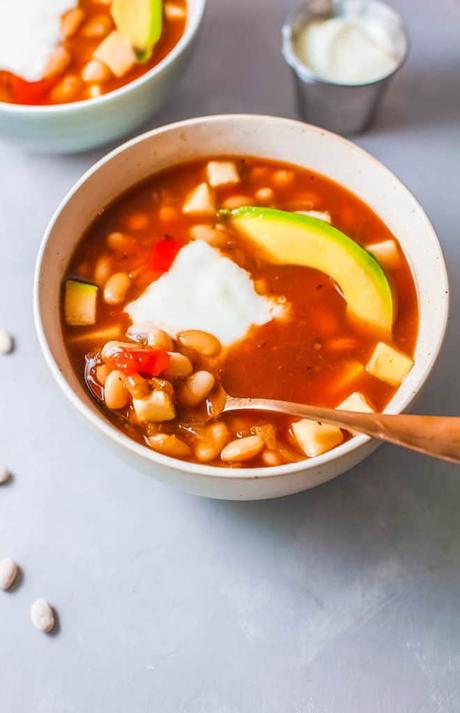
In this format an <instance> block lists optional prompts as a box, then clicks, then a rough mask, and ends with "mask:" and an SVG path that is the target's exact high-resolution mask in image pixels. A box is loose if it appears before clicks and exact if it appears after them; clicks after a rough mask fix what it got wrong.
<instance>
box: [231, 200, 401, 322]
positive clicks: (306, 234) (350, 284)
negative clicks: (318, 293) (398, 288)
mask: <svg viewBox="0 0 460 713" xmlns="http://www.w3.org/2000/svg"><path fill="white" fill-rule="evenodd" d="M220 215H221V216H222V217H223V218H224V219H225V220H227V221H229V222H230V225H231V226H232V227H234V228H235V229H236V230H237V231H238V232H239V233H241V234H242V235H243V236H244V237H245V238H246V239H247V240H249V241H250V242H251V243H252V245H253V246H255V247H256V248H257V249H258V250H260V253H261V255H262V256H263V257H264V259H265V260H267V262H271V263H277V264H281V265H304V266H305V267H312V268H315V269H316V270H320V271H321V272H324V273H325V274H326V275H329V276H330V277H331V278H332V279H333V280H334V281H335V282H336V283H337V285H338V286H339V288H340V290H341V291H342V294H343V296H344V298H345V301H346V303H347V311H348V314H349V316H350V318H352V319H353V320H354V321H356V322H357V323H358V324H361V325H363V326H365V327H367V328H371V329H374V330H377V331H378V332H379V333H381V334H384V335H390V334H391V331H392V327H393V320H394V304H393V296H392V293H391V288H390V284H389V282H388V279H387V277H386V275H385V273H384V271H383V270H382V268H381V267H380V265H379V263H378V262H377V260H376V259H375V258H374V257H373V256H372V255H371V254H370V253H368V252H367V250H365V249H364V248H363V247H361V245H359V244H358V243H356V242H355V241H354V240H352V239H351V238H349V237H348V236H347V235H345V233H342V232H341V231H340V230H337V229H336V228H333V227H332V226H331V225H329V224H328V223H326V222H325V221H323V220H319V219H318V218H312V217H310V216H306V215H299V214H298V213H289V212H286V211H283V210H276V209H274V208H258V207H252V206H245V207H243V208H237V209H235V210H221V211H220Z"/></svg>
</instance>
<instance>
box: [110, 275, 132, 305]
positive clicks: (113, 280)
mask: <svg viewBox="0 0 460 713" xmlns="http://www.w3.org/2000/svg"><path fill="white" fill-rule="evenodd" d="M130 287H131V278H130V276H129V275H128V274H127V273H126V272H116V273H115V274H114V275H112V276H111V277H109V279H108V280H107V282H106V283H105V285H104V302H107V304H109V305H119V304H121V303H122V302H124V301H125V298H126V293H127V292H128V290H129V288H130Z"/></svg>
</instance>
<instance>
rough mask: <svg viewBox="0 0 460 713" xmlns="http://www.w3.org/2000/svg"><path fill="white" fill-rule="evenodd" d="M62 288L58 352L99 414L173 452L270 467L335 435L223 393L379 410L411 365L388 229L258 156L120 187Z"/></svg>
mask: <svg viewBox="0 0 460 713" xmlns="http://www.w3.org/2000/svg"><path fill="white" fill-rule="evenodd" d="M244 206H256V207H255V208H245V207H244ZM272 208H274V209H276V210H272ZM251 221H252V222H251ZM253 224H254V225H255V227H254V230H255V233H256V234H257V235H256V238H254V235H252V233H251V231H252V227H251V226H252V225H253ZM248 225H249V227H248ZM331 225H332V226H334V228H336V229H337V230H334V229H333V228H331ZM261 226H262V227H261ZM273 226H274V227H273ZM263 229H265V233H263ZM295 230H297V231H298V232H297V233H296V234H295V235H294V232H295ZM260 231H262V233H263V234H261V236H260V240H259V239H258V238H259V233H260ZM299 231H300V232H299ZM337 231H342V232H340V233H338V232H337ZM272 233H273V234H274V235H275V237H273V235H272ZM344 234H345V235H344ZM292 236H294V237H292ZM296 236H297V237H296ZM299 236H300V237H299ZM346 236H348V237H346ZM291 238H292V241H293V242H292V243H290V244H289V245H290V248H289V254H288V256H287V258H286V259H282V258H280V257H279V255H278V257H276V255H275V253H276V250H278V249H283V248H284V247H285V245H286V244H287V243H286V241H287V240H291ZM270 241H272V242H271V243H270ZM296 241H297V242H296ZM315 241H316V242H315ZM334 241H335V242H334ZM269 243H270V245H271V248H270V249H271V250H272V252H270V251H269V250H268V248H267V246H268V245H269ZM297 243H298V244H297ZM305 246H308V250H309V251H310V253H309V254H307V255H306V256H305V255H304V253H303V252H302V251H304V249H305ZM331 246H332V247H331ZM360 246H364V247H365V248H366V251H364V250H362V249H361V247H360ZM310 248H311V249H310ZM311 251H312V252H311ZM354 251H355V252H356V256H357V257H355V252H354ZM370 253H373V254H374V255H375V256H376V257H377V260H378V261H379V262H377V260H376V259H375V258H374V257H373V256H372V255H371V254H370ZM350 255H351V257H349V256H350ZM324 256H326V257H324ZM318 259H319V260H323V261H324V260H326V263H325V265H326V267H325V268H324V269H322V270H319V269H316V268H315V267H312V266H311V265H312V264H314V265H318ZM355 260H357V261H358V262H359V261H360V260H362V263H360V264H362V266H363V267H362V270H363V272H362V273H359V274H358V273H357V275H358V278H359V279H358V278H357V279H355V277H353V279H351V280H350V279H349V278H350V270H352V271H353V270H354V269H355ZM328 261H329V263H328ZM347 261H348V262H347ZM358 262H356V265H357V264H358ZM342 263H343V268H342V267H341V265H342ZM321 264H323V263H321ZM329 264H330V270H329V267H328V265H329ZM360 269H361V268H360ZM373 271H374V272H375V275H377V277H375V275H374V272H373ZM342 273H343V274H342ZM331 275H333V276H334V277H332V276H331ZM379 281H380V282H379ZM380 285H385V286H386V288H388V289H387V292H385V290H384V289H383V290H380ZM374 287H375V288H376V290H374ZM368 288H369V289H370V292H369V295H368V296H365V298H364V299H362V294H364V292H363V291H365V290H367V289H368ZM386 288H385V289H386ZM379 290H380V292H379ZM376 291H377V292H379V294H380V293H381V294H382V295H383V297H382V304H383V307H382V315H383V316H382V317H380V316H378V314H377V313H378V310H379V309H380V307H378V306H376V307H374V306H373V304H371V301H372V299H373V295H374V293H375V292H376ZM62 300H63V301H62V305H63V307H62V310H63V312H62V314H63V331H64V337H65V342H66V345H67V349H68V353H69V356H70V359H71V361H72V364H73V366H74V369H75V371H76V373H77V375H78V376H79V378H80V379H81V380H82V382H83V383H84V384H85V386H86V387H87V388H88V389H89V391H90V392H91V394H92V396H93V397H94V399H95V400H96V401H97V403H98V404H99V407H100V408H101V410H102V411H103V412H104V414H105V415H106V416H107V417H108V418H109V419H110V420H111V421H112V422H113V423H114V424H116V425H117V426H118V427H119V428H120V429H121V430H122V431H124V432H125V433H127V434H128V435H129V436H131V437H132V438H134V439H136V440H137V441H139V442H141V443H144V444H146V446H147V447H150V448H153V449H154V450H157V451H159V452H161V453H164V454H166V455H171V456H175V457H178V458H183V459H186V460H193V461H198V462H207V463H211V464H214V465H227V466H228V465H234V466H260V465H265V466H272V465H279V464H282V463H287V462H292V461H296V460H301V459H303V458H305V457H306V456H316V455H319V454H321V453H323V452H325V451H327V450H329V449H330V448H332V447H335V446H336V445H338V444H339V443H341V442H342V441H343V440H345V439H347V438H349V437H350V434H347V433H346V432H344V431H341V430H340V429H338V428H333V427H330V426H325V425H321V424H316V423H314V422H311V421H306V420H301V421H299V420H298V419H295V418H292V417H286V416H276V415H270V414H268V415H267V414H262V413H256V412H250V413H248V412H245V413H243V412H241V413H235V414H230V413H229V414H221V415H219V412H220V409H221V408H222V404H223V400H224V397H225V392H227V393H229V394H232V395H235V396H254V397H265V398H274V399H286V400H291V401H296V402H303V403H308V404H316V405H321V406H328V407H333V408H336V407H343V408H348V409H349V410H372V409H375V410H379V411H380V410H382V409H383V408H384V407H385V405H386V404H387V403H388V401H389V400H390V399H391V397H392V396H393V394H394V393H395V391H396V389H397V388H398V386H399V384H400V383H401V381H402V380H403V379H404V378H405V376H406V375H407V373H408V372H409V371H410V369H411V367H412V365H413V362H412V355H413V353H414V348H415V344H416V336H417V301H416V291H415V285H414V281H413V278H412V275H411V272H410V268H409V266H408V264H407V262H406V259H405V257H404V255H403V253H402V251H401V249H400V247H399V245H398V243H397V240H396V238H395V237H394V236H393V235H392V233H391V232H390V231H389V229H388V228H387V227H386V226H385V225H384V224H383V222H382V221H381V220H380V219H379V218H378V217H377V216H376V215H375V213H373V211H372V210H370V208H369V207H368V206H367V205H365V204H364V203H363V202H362V201H361V200H359V199H358V198H357V197H356V196H354V195H352V194H351V193H350V192H349V191H347V190H346V189H344V188H343V187H341V186H339V185H338V184H336V183H334V182H333V181H331V180H329V179H327V178H325V177H324V176H321V175H318V174H316V173H314V172H312V171H310V170H304V169H301V168H298V167H295V166H292V165H288V164H279V163H273V162H271V161H267V160H261V159H256V158H239V157H235V158H219V157H217V158H213V159H209V160H206V161H202V160H200V161H196V162H192V163H188V164H183V165H180V166H177V167H175V168H172V169H170V170H168V171H166V172H164V173H160V174H159V175H155V176H154V177H152V178H151V179H149V180H148V181H146V182H144V183H142V184H141V185H138V186H136V187H135V188H133V189H132V190H130V191H129V192H128V193H127V194H125V195H123V196H121V197H120V198H119V199H118V200H117V201H116V202H115V203H114V204H113V205H111V206H109V207H108V208H107V209H105V210H104V211H103V213H102V214H101V215H100V216H99V217H98V218H97V219H96V221H95V222H94V224H93V225H92V226H91V227H90V228H89V230H88V232H87V234H86V235H85V236H84V237H83V239H82V241H81V243H80V245H79V246H78V248H77V250H76V252H75V254H74V255H73V257H72V259H71V261H70V264H69V267H68V278H67V280H66V281H65V283H64V286H63V297H62ZM355 302H356V304H355ZM376 304H377V303H376ZM379 304H380V303H379ZM360 310H361V312H362V314H361V315H360V316H359V317H357V316H356V314H357V313H358V312H359V311H360ZM366 311H367V313H368V314H367V316H366ZM385 315H390V316H389V319H390V325H389V327H388V325H387V326H386V327H385V325H384V324H383V322H382V324H380V323H379V320H383V321H385V319H387V317H386V316H385ZM366 320H367V321H366ZM223 390H225V392H224V391H223ZM342 405H343V406H342Z"/></svg>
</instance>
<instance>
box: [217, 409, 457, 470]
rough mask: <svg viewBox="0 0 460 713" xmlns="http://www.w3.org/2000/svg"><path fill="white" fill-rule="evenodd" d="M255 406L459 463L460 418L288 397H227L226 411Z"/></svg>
mask: <svg viewBox="0 0 460 713" xmlns="http://www.w3.org/2000/svg"><path fill="white" fill-rule="evenodd" d="M247 409H254V410H256V411H271V412H276V413H285V414H290V415H292V416H299V417H301V418H310V419H312V420H313V421H321V422H324V423H328V424H330V425H332V426H339V428H345V429H347V430H348V431H359V432H360V433H365V434H366V435H368V436H372V437H373V438H379V439H380V440H382V441H389V442H390V443H394V444H396V445H398V446H403V447H404V448H409V449H410V450H413V451H419V452H420V453H424V454H426V455H429V456H433V457H434V458H440V459H442V460H448V461H451V462H453V463H460V418H458V417H454V416H418V415H412V414H399V415H396V416H393V415H387V414H381V413H358V412H355V411H337V410H335V409H330V408H320V407H316V406H305V405H304V404H296V403H292V402H290V401H275V400H272V399H243V398H241V399H240V398H236V397H229V399H228V403H227V404H226V406H225V411H237V410H247Z"/></svg>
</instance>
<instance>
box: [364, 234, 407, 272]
mask: <svg viewBox="0 0 460 713" xmlns="http://www.w3.org/2000/svg"><path fill="white" fill-rule="evenodd" d="M366 249H367V250H368V252H370V253H371V255H373V256H374V257H375V258H376V259H377V260H378V261H379V263H380V264H381V265H382V267H386V268H389V269H390V270H391V269H395V268H397V267H399V266H400V264H401V256H400V254H399V251H398V247H397V245H396V243H395V241H394V240H382V242H381V243H374V244H373V245H367V248H366Z"/></svg>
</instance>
